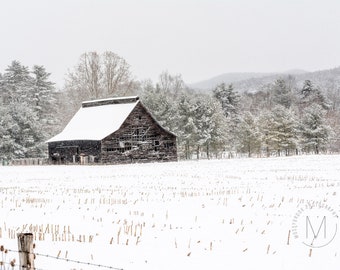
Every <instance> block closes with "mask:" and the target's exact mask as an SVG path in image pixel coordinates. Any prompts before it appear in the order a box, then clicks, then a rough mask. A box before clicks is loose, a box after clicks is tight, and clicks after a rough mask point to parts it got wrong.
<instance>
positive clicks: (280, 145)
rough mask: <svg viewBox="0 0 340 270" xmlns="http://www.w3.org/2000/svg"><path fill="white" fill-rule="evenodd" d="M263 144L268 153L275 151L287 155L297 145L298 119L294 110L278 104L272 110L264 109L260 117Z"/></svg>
mask: <svg viewBox="0 0 340 270" xmlns="http://www.w3.org/2000/svg"><path fill="white" fill-rule="evenodd" d="M260 129H261V134H262V144H263V145H264V146H265V148H266V152H267V155H270V153H271V152H272V151H275V152H276V153H277V154H278V155H281V152H282V151H285V153H286V155H288V154H290V153H291V151H292V150H296V147H297V139H298V137H297V121H296V115H295V114H294V112H293V111H291V110H289V109H287V108H285V107H283V106H281V105H276V106H275V107H274V108H273V110H272V111H264V112H263V113H262V115H261V117H260Z"/></svg>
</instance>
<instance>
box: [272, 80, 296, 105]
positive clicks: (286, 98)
mask: <svg viewBox="0 0 340 270" xmlns="http://www.w3.org/2000/svg"><path fill="white" fill-rule="evenodd" d="M292 99H293V97H292V90H291V89H290V87H289V86H288V85H287V83H286V81H285V80H284V79H277V80H276V81H275V83H274V85H273V101H274V102H275V103H276V104H278V105H281V106H284V107H286V108H287V109H289V108H290V106H291V105H292Z"/></svg>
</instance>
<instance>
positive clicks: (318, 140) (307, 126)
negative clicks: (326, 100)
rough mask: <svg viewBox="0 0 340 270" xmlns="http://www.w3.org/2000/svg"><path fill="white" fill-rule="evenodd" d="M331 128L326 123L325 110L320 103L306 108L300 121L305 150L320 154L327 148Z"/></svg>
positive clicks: (302, 142) (302, 143)
mask: <svg viewBox="0 0 340 270" xmlns="http://www.w3.org/2000/svg"><path fill="white" fill-rule="evenodd" d="M331 132H332V131H331V128H330V127H329V126H328V125H327V124H326V121H325V111H324V109H323V108H322V107H321V106H320V105H318V104H312V105H311V106H309V107H307V108H305V110H304V112H303V117H302V119H301V123H300V134H301V135H300V136H301V145H302V148H303V150H304V151H306V152H314V153H316V154H319V152H320V151H322V150H326V148H327V145H328V143H329V139H330V135H331Z"/></svg>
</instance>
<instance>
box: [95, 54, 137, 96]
mask: <svg viewBox="0 0 340 270" xmlns="http://www.w3.org/2000/svg"><path fill="white" fill-rule="evenodd" d="M102 59H103V73H104V78H103V79H104V80H103V81H104V85H103V87H104V88H105V92H106V94H107V95H109V96H112V95H117V94H125V93H127V92H129V91H130V90H131V87H132V85H133V80H132V78H131V73H130V65H129V64H128V63H127V62H126V61H125V59H123V58H122V57H120V56H119V55H117V54H115V53H113V52H110V51H108V52H104V53H103V55H102Z"/></svg>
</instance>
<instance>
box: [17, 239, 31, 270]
mask: <svg viewBox="0 0 340 270" xmlns="http://www.w3.org/2000/svg"><path fill="white" fill-rule="evenodd" d="M18 251H19V264H20V269H23V268H24V269H28V270H29V269H32V270H33V269H34V254H33V234H32V233H18Z"/></svg>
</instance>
